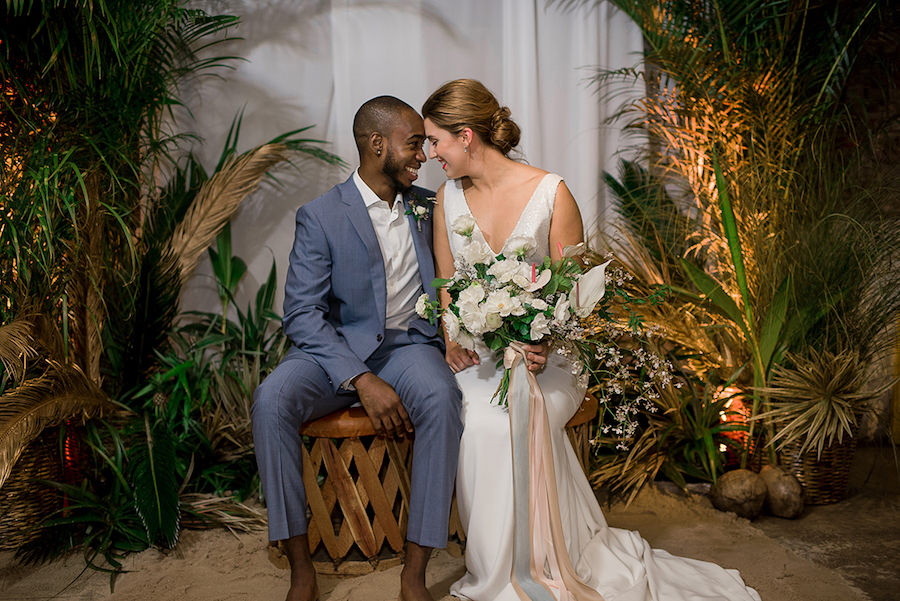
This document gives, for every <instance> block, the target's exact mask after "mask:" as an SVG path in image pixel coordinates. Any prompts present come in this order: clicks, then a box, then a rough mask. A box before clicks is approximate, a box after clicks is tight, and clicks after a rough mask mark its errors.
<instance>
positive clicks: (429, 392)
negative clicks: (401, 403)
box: [410, 377, 462, 435]
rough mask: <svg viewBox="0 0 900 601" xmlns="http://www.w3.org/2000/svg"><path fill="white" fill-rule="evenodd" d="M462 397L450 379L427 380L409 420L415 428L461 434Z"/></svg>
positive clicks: (411, 410) (453, 380)
mask: <svg viewBox="0 0 900 601" xmlns="http://www.w3.org/2000/svg"><path fill="white" fill-rule="evenodd" d="M461 412H462V395H461V394H460V392H459V388H458V387H457V385H456V380H455V379H453V378H452V377H451V378H448V379H442V378H436V379H432V380H429V382H428V385H427V386H424V387H423V389H422V390H421V392H420V393H419V395H417V399H416V401H415V403H414V404H413V406H412V407H411V408H410V418H411V419H412V421H413V425H414V426H416V427H417V428H422V427H434V428H437V429H439V430H444V431H448V432H450V433H453V434H457V435H459V434H461V433H462V416H461Z"/></svg>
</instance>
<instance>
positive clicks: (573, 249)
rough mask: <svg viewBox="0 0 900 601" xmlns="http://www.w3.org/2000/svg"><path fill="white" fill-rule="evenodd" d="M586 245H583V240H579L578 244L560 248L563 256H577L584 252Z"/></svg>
mask: <svg viewBox="0 0 900 601" xmlns="http://www.w3.org/2000/svg"><path fill="white" fill-rule="evenodd" d="M586 250H587V247H586V246H585V245H584V242H579V243H578V244H572V245H569V246H567V247H565V248H563V249H562V256H563V258H568V257H578V256H581V255H583V254H584V253H585V251H586Z"/></svg>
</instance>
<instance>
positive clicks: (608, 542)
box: [444, 174, 759, 601]
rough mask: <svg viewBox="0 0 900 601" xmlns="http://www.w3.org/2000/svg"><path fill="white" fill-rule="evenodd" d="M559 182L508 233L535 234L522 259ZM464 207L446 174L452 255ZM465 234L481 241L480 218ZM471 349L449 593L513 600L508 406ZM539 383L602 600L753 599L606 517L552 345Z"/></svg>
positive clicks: (723, 573)
mask: <svg viewBox="0 0 900 601" xmlns="http://www.w3.org/2000/svg"><path fill="white" fill-rule="evenodd" d="M561 181H562V178H560V177H559V176H558V175H555V174H547V175H545V176H544V178H543V179H542V181H541V182H540V184H539V185H538V186H537V189H536V190H535V191H534V194H533V195H532V197H531V199H530V200H529V202H528V205H527V206H526V207H525V210H524V211H523V213H522V215H521V217H520V218H519V221H518V223H517V224H516V226H515V228H514V229H513V231H512V233H511V234H510V237H509V238H508V239H507V242H509V241H510V240H513V239H514V238H519V239H521V237H527V238H529V239H531V240H533V241H534V242H535V243H536V248H535V250H534V251H533V252H532V253H531V255H530V256H529V257H528V260H529V261H535V262H540V261H542V260H543V258H544V257H545V256H547V255H548V254H549V248H548V245H549V231H550V218H551V216H552V213H553V205H554V200H555V197H556V190H557V187H558V186H559V183H560V182H561ZM463 215H466V216H471V212H470V211H469V207H468V205H467V203H466V199H465V196H464V194H463V190H462V186H461V181H460V180H455V181H454V180H450V181H448V182H447V184H446V185H445V187H444V218H445V222H446V223H447V229H448V235H449V238H450V248H451V251H452V252H453V255H454V256H456V255H457V254H458V253H459V251H460V249H461V247H462V245H463V243H464V242H465V241H466V239H465V238H464V237H463V236H460V235H458V234H456V233H454V232H453V231H452V229H451V225H452V224H453V222H454V221H455V220H456V219H457V218H459V217H461V216H463ZM472 235H473V240H477V241H481V242H484V243H485V244H487V241H486V240H484V236H483V234H482V233H481V231H480V230H479V229H478V226H477V225H476V226H475V230H474V232H473V234H472ZM504 246H505V245H504ZM492 250H496V251H498V254H499V253H500V252H502V251H503V249H492ZM477 350H478V352H479V355H480V357H481V364H480V365H474V366H472V367H469V368H467V369H464V370H463V371H461V372H459V373H457V374H456V379H457V382H458V383H459V387H460V389H461V390H462V394H463V404H462V407H463V409H462V411H463V423H464V430H463V435H462V441H461V444H460V451H459V453H460V456H459V469H458V471H457V476H456V500H457V504H458V506H459V512H460V517H461V519H462V523H463V526H464V527H465V530H466V536H467V540H466V570H467V572H466V575H465V576H463V577H462V578H461V579H460V580H459V581H457V582H456V583H454V584H453V586H452V587H451V589H450V592H451V594H452V595H454V596H455V597H459V598H462V599H471V600H473V601H494V600H497V601H519V600H520V597H519V596H518V594H517V593H516V591H515V589H514V588H513V586H512V584H511V583H510V571H511V567H512V561H513V526H514V524H513V509H512V507H513V478H512V455H511V442H510V423H509V415H508V413H507V410H506V408H505V407H501V406H499V405H497V404H496V403H495V402H492V401H491V398H492V396H493V395H494V392H495V391H496V390H497V385H498V383H499V381H500V377H501V370H500V369H498V368H497V367H496V363H497V362H496V358H495V357H494V356H493V354H492V353H491V352H490V351H489V350H488V349H487V348H486V347H485V346H483V345H482V346H480V348H478V349H477ZM538 382H539V384H540V386H541V390H542V391H543V395H544V398H545V401H546V406H547V412H548V417H549V421H550V437H551V442H552V450H553V458H554V466H555V471H556V483H557V489H558V494H559V506H560V514H561V518H562V527H563V532H564V537H565V541H566V549H567V551H568V554H569V557H570V559H571V562H572V565H573V566H574V568H575V571H576V573H577V575H578V577H579V579H580V580H581V582H583V583H585V584H586V585H588V586H589V587H590V588H593V589H594V590H596V591H597V592H598V593H599V594H600V595H601V596H602V597H603V599H604V600H605V601H688V600H692V601H700V600H703V601H711V600H719V601H750V600H755V601H759V595H758V594H757V593H756V591H754V590H753V589H751V588H748V587H746V586H745V585H744V583H743V581H742V580H741V577H740V575H739V574H738V572H737V571H736V570H726V569H723V568H721V567H719V566H718V565H715V564H712V563H708V562H704V561H698V560H694V559H686V558H681V557H675V556H673V555H670V554H669V553H667V552H666V551H662V550H658V549H657V550H654V549H651V548H650V546H649V545H648V544H647V542H646V541H645V540H644V539H642V538H641V536H640V535H639V534H638V533H637V532H632V531H628V530H621V529H618V528H610V527H609V526H607V524H606V520H605V518H604V517H603V513H602V511H601V510H600V506H599V504H598V503H597V500H596V498H595V497H594V492H593V490H592V489H591V486H590V484H589V483H588V480H587V478H586V477H585V474H584V472H583V471H582V469H581V465H580V464H579V463H578V460H577V458H576V456H575V452H574V451H573V449H572V447H571V445H570V443H569V440H568V438H567V436H566V433H565V425H566V423H567V422H568V420H569V418H570V417H571V416H572V414H574V413H575V411H576V410H577V409H578V408H579V406H580V405H581V402H582V399H583V397H584V392H585V389H584V385H583V384H579V378H578V377H577V375H576V374H575V373H573V367H572V364H571V363H569V361H568V360H567V359H565V358H564V357H562V356H560V355H558V354H555V353H554V354H551V355H550V357H549V359H548V362H547V366H546V368H545V369H544V370H543V371H542V372H541V373H540V374H539V375H538Z"/></svg>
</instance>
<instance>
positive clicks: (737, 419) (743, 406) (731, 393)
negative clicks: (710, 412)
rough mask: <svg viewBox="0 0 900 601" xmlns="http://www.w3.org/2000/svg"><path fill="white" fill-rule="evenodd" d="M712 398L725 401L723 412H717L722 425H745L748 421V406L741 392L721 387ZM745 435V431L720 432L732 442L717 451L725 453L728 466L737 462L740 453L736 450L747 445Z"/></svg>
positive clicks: (722, 445) (736, 389)
mask: <svg viewBox="0 0 900 601" xmlns="http://www.w3.org/2000/svg"><path fill="white" fill-rule="evenodd" d="M713 398H714V399H715V400H717V401H720V400H724V399H727V400H726V401H725V409H724V411H720V412H719V418H720V419H721V420H722V423H723V424H735V425H737V424H740V425H742V426H746V425H747V420H748V419H750V405H749V403H748V402H746V397H745V396H744V391H743V390H741V389H740V388H735V387H732V386H729V387H722V388H719V389H717V390H716V392H715V394H714V395H713ZM747 435H748V432H747V430H746V429H740V430H729V431H726V432H722V436H724V437H726V438H728V439H731V440H733V441H734V444H732V445H727V444H720V445H719V450H720V451H723V452H725V453H727V455H728V463H729V464H731V463H735V462H737V461H738V458H739V456H740V453H739V451H737V450H738V449H742V448H743V447H744V445H746V444H747Z"/></svg>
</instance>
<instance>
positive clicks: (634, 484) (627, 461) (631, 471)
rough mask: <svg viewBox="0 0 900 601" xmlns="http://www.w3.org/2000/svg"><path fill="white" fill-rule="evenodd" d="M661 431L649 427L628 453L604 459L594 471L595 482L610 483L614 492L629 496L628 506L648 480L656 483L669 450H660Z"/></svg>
mask: <svg viewBox="0 0 900 601" xmlns="http://www.w3.org/2000/svg"><path fill="white" fill-rule="evenodd" d="M657 434H658V432H657V431H656V429H654V428H647V429H645V430H644V432H643V433H642V434H641V436H640V437H639V438H638V439H637V440H636V441H635V442H634V443H633V444H632V445H631V450H630V451H629V452H628V454H627V455H624V454H621V453H620V454H616V455H612V456H610V457H608V458H607V459H606V460H604V461H601V462H600V463H599V464H598V465H597V466H596V467H595V468H594V469H593V471H591V476H590V480H591V484H592V485H594V486H595V487H597V486H604V485H606V486H609V492H610V494H612V495H626V494H627V495H628V496H627V497H626V499H625V505H626V506H628V505H630V504H631V502H632V501H633V500H634V498H635V497H636V496H637V494H638V492H640V490H641V488H643V487H644V485H645V484H646V483H647V482H652V481H653V480H654V479H655V478H656V475H657V474H658V473H659V470H660V469H661V468H662V466H663V464H664V463H665V462H666V455H665V453H661V452H660V450H659V437H658V436H657Z"/></svg>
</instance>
